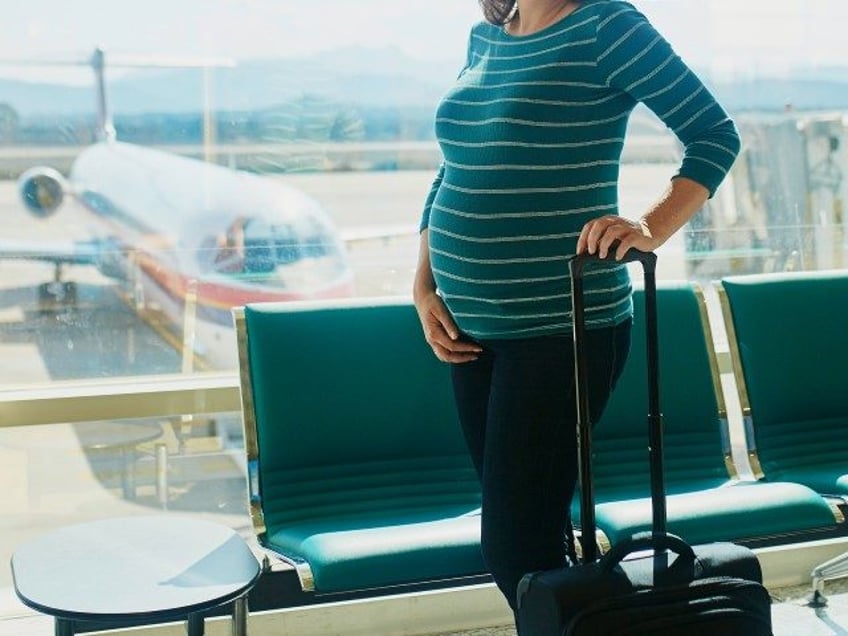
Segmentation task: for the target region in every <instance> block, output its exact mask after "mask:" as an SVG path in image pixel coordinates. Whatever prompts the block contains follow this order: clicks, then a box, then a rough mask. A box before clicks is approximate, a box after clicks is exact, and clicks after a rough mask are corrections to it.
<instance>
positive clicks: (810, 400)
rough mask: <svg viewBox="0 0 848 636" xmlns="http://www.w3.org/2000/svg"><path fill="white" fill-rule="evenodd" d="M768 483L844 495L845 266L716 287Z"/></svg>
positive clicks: (847, 396) (761, 474) (847, 386)
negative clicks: (797, 485)
mask: <svg viewBox="0 0 848 636" xmlns="http://www.w3.org/2000/svg"><path fill="white" fill-rule="evenodd" d="M717 287H718V290H719V298H720V301H721V305H722V314H723V317H724V322H725V326H726V329H727V333H728V342H729V345H730V352H731V361H732V364H733V369H734V375H735V378H736V384H737V387H738V389H739V397H740V402H741V404H742V410H743V417H744V421H745V424H746V427H747V428H748V437H749V446H750V449H749V451H750V458H751V465H752V468H753V470H754V472H755V474H756V476H757V477H758V478H760V479H763V480H765V481H769V482H771V481H777V480H780V481H794V482H798V483H801V484H804V485H806V486H809V487H810V488H812V489H814V490H816V491H818V492H820V493H824V494H827V495H835V496H838V497H841V498H845V497H846V496H848V435H846V432H848V321H846V315H848V271H845V270H829V271H816V272H786V273H780V274H760V275H749V276H728V277H725V278H722V279H721V281H720V282H719V283H718V285H717Z"/></svg>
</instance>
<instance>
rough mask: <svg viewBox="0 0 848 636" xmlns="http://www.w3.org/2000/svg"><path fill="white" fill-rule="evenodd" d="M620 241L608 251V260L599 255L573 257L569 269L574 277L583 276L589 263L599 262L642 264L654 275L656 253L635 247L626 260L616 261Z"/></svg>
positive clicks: (625, 256)
mask: <svg viewBox="0 0 848 636" xmlns="http://www.w3.org/2000/svg"><path fill="white" fill-rule="evenodd" d="M617 244H618V241H615V242H613V243H612V245H610V247H609V250H608V251H607V256H606V258H600V257H599V256H598V255H597V253H595V254H588V253H585V252H584V253H583V254H577V255H576V256H574V257H572V259H571V262H570V264H569V267H570V268H571V275H572V276H581V275H582V273H583V269H584V268H585V267H586V265H587V264H589V263H594V262H599V263H610V262H611V263H617V264H621V263H635V262H637V261H638V262H640V263H642V265H643V267H644V268H645V272H647V273H653V272H654V271H655V269H656V264H657V255H656V253H654V252H643V251H642V250H637V249H636V248H635V247H631V248H630V249H629V250H627V252H626V253H625V254H624V258H622V259H621V260H620V261H616V260H615V256H614V255H615V248H616V247H617Z"/></svg>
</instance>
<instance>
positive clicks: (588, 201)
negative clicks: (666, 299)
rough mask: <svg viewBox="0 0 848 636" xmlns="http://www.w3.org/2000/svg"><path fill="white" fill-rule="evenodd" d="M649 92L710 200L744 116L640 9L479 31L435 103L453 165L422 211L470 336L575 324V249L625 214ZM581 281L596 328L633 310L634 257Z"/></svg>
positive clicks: (586, 8)
mask: <svg viewBox="0 0 848 636" xmlns="http://www.w3.org/2000/svg"><path fill="white" fill-rule="evenodd" d="M638 102H642V103H644V104H645V105H646V106H648V107H649V108H650V109H651V110H652V111H653V112H654V113H656V115H657V116H658V117H659V118H660V119H661V120H662V121H663V122H665V124H666V125H667V126H668V127H669V128H670V129H671V130H673V131H674V133H675V134H676V135H677V137H678V138H679V139H680V141H681V143H682V145H683V146H684V156H683V160H682V162H681V165H680V167H679V169H678V171H677V172H676V174H675V175H673V176H685V177H687V178H690V179H693V180H694V181H696V182H698V183H701V184H703V185H704V186H705V187H706V188H707V189H708V190H709V192H710V196H712V194H713V193H714V192H715V190H716V188H717V187H718V185H719V183H720V182H721V181H722V180H723V179H724V177H725V175H726V174H727V172H728V170H729V169H730V166H731V164H732V163H733V161H734V159H735V158H736V155H737V153H738V151H739V137H738V134H737V132H736V127H735V125H734V124H733V122H732V121H731V120H730V119H729V118H728V116H727V114H726V113H725V112H724V110H723V109H722V108H721V106H720V105H719V104H718V103H717V102H716V100H715V99H714V98H713V96H712V95H711V94H710V92H709V91H708V90H707V88H705V86H704V85H703V84H702V83H701V81H700V80H699V79H698V78H697V77H696V76H695V75H694V74H693V73H692V71H691V70H690V69H689V68H688V67H687V66H686V65H685V63H684V62H683V61H682V60H681V59H680V57H678V56H677V55H676V54H675V53H674V51H673V50H672V48H671V46H670V45H669V44H668V42H667V41H666V40H665V39H664V38H663V37H662V36H661V35H660V34H659V33H657V31H656V30H655V29H654V28H653V26H652V25H651V24H650V23H649V22H648V20H647V19H646V18H645V17H644V16H643V15H642V14H641V13H639V12H638V11H637V10H636V9H635V8H634V7H633V6H632V5H631V4H629V3H627V2H624V1H621V0H584V2H583V3H582V4H581V5H580V6H579V8H577V9H576V10H574V11H573V12H571V13H570V14H568V15H567V16H565V17H564V18H562V19H561V20H560V21H558V22H556V23H554V24H552V25H551V26H549V27H547V28H545V29H543V30H541V31H538V32H536V33H533V34H532V35H527V36H513V35H510V34H508V33H507V32H506V31H505V30H504V29H503V28H502V27H499V26H495V25H492V24H489V23H487V22H481V23H479V24H477V25H476V26H474V27H473V28H472V30H471V34H470V39H469V45H468V57H467V60H466V64H465V67H464V68H463V70H462V72H461V73H460V75H459V77H458V79H457V81H456V83H455V85H454V86H453V88H452V89H451V90H450V91H449V92H448V93H447V95H446V96H445V97H444V98H443V100H442V101H441V103H440V104H439V106H438V109H437V111H436V136H437V138H438V140H439V144H440V146H441V149H442V154H443V157H444V160H443V162H442V165H441V167H440V169H439V171H438V174H437V175H436V178H435V180H434V182H433V185H432V188H431V190H430V193H429V195H428V196H427V199H426V202H425V207H424V213H423V216H422V220H421V229H422V230H424V229H425V228H427V229H429V245H430V264H431V267H432V270H433V276H434V278H435V281H436V286H437V289H438V292H439V294H440V295H441V296H442V298H443V299H444V301H445V304H446V305H447V307H448V309H449V310H450V312H451V314H452V315H453V317H454V319H455V320H456V322H457V325H458V326H459V328H460V329H462V331H463V332H465V333H467V334H468V335H470V336H472V337H474V338H522V337H531V336H540V335H545V334H553V333H568V332H570V330H571V281H570V278H569V273H568V259H569V258H570V257H571V256H572V255H573V254H574V253H575V250H576V245H577V238H578V236H579V235H580V230H581V228H582V227H583V225H584V224H585V223H586V222H587V221H589V220H591V219H594V218H596V217H599V216H602V215H605V214H618V176H619V160H620V156H621V151H622V147H623V144H624V135H625V130H626V127H627V120H628V118H629V116H630V113H631V112H632V110H633V108H634V107H635V106H636V104H637V103H638ZM658 194H659V193H658ZM585 292H586V319H587V325H588V326H589V327H590V328H591V327H600V326H608V325H614V324H617V323H619V322H621V321H622V320H624V319H626V318H627V317H628V316H629V315H630V314H631V312H632V304H631V299H630V292H631V284H630V279H629V276H628V272H627V268H626V266H623V265H611V264H610V265H607V264H605V265H603V266H596V267H592V268H590V269H589V270H588V271H587V278H586V281H585Z"/></svg>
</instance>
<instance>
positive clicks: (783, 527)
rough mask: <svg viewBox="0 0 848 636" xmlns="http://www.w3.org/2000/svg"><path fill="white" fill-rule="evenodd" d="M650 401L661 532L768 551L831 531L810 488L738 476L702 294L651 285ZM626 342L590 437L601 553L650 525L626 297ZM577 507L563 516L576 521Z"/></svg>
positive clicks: (639, 371)
mask: <svg viewBox="0 0 848 636" xmlns="http://www.w3.org/2000/svg"><path fill="white" fill-rule="evenodd" d="M657 301H658V320H659V337H660V385H661V386H660V402H661V410H662V413H663V425H664V435H663V438H664V447H665V448H664V459H665V480H666V490H667V493H668V498H667V506H668V529H669V531H670V532H673V533H675V534H678V535H680V536H682V537H683V538H684V539H686V540H687V541H689V542H690V543H704V542H709V541H725V540H727V541H736V542H738V543H742V544H746V545H750V546H762V545H773V544H780V543H784V542H789V541H794V540H801V539H805V538H818V537H822V536H828V535H832V534H834V533H837V532H839V530H840V522H841V521H843V517H842V516H841V514H840V513H839V510H838V508H837V507H836V506H835V505H833V502H832V501H830V500H828V499H826V498H823V497H822V496H821V495H819V494H818V493H817V492H815V491H814V490H813V489H812V488H810V487H808V486H805V485H801V484H799V483H792V482H786V481H783V480H781V481H780V482H777V481H775V482H774V483H764V482H758V481H755V480H753V479H747V480H745V479H741V478H740V477H739V475H738V472H737V470H736V468H735V466H734V464H733V460H732V453H731V446H730V442H729V433H728V420H727V413H726V408H725V402H724V397H723V392H722V389H721V383H720V377H719V374H718V365H717V362H716V355H715V350H714V346H713V339H712V334H711V331H710V326H709V321H708V319H707V313H706V305H705V301H704V295H703V291H702V289H701V288H700V287H699V286H698V285H697V284H696V283H693V282H669V281H662V282H660V283H658V290H657ZM634 304H635V307H634V311H635V314H634V325H633V343H632V346H631V352H630V357H629V358H628V362H627V364H626V367H625V370H624V373H623V375H622V377H621V379H620V381H619V384H618V386H617V388H616V390H615V391H614V393H613V395H612V397H611V400H610V403H609V404H608V406H607V409H606V411H605V412H604V414H603V416H602V417H601V419H600V421H599V422H598V423H597V424H596V425H595V429H594V435H593V464H594V473H593V474H594V475H595V479H594V488H595V499H596V501H597V502H598V505H597V508H596V516H597V525H598V530H599V543H600V545H601V549H602V550H603V549H606V548H607V547H608V546H609V545H614V544H616V543H618V542H620V541H621V540H623V539H626V538H628V537H630V536H631V535H632V534H634V533H636V532H640V531H644V530H647V529H649V528H650V525H651V508H650V498H649V497H650V472H649V467H648V450H647V446H648V433H647V430H648V428H647V427H648V425H647V412H648V405H647V387H646V368H647V367H646V364H647V363H646V357H645V325H644V294H643V293H642V291H641V290H640V289H637V290H636V291H635V292H634ZM578 503H579V501H577V500H576V501H575V504H574V506H573V510H572V513H573V515H574V517H575V518H576V519H578V523H579V517H578V515H579V505H578Z"/></svg>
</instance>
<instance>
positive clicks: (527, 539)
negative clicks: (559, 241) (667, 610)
mask: <svg viewBox="0 0 848 636" xmlns="http://www.w3.org/2000/svg"><path fill="white" fill-rule="evenodd" d="M586 334H587V340H586V351H587V352H588V354H589V355H588V365H587V366H588V370H589V378H588V379H589V400H590V408H591V411H592V421H597V420H598V418H599V417H600V414H601V412H602V410H603V408H604V406H605V405H606V403H607V400H608V398H609V395H610V392H611V391H612V388H613V386H614V385H615V382H616V381H617V380H618V377H619V376H620V375H621V371H622V368H623V367H624V362H625V360H626V358H627V353H628V351H629V348H630V321H626V322H624V323H622V324H620V325H618V326H616V327H610V328H603V329H591V330H587V332H586ZM479 344H480V345H481V346H482V347H483V353H482V354H481V355H480V356H479V358H478V359H477V360H475V361H474V362H467V363H463V364H454V365H451V368H452V375H453V385H454V392H455V395H456V403H457V408H458V410H459V419H460V421H461V423H462V427H463V432H464V434H465V438H466V441H467V443H468V447H469V450H470V451H471V456H472V459H473V461H474V466H475V468H476V469H477V473H478V475H479V476H480V483H481V485H482V496H483V509H482V519H481V524H482V536H481V542H482V548H483V558H484V560H485V562H486V565H487V567H488V568H489V571H490V572H491V573H492V576H493V577H494V579H495V582H496V583H497V585H498V587H499V588H500V590H501V592H503V594H504V596H505V597H506V599H507V601H508V602H509V604H510V606H511V607H513V609H514V608H515V603H516V598H515V594H516V587H517V585H518V581H519V579H520V578H521V577H522V576H523V575H524V574H526V573H527V572H532V571H537V570H547V569H552V568H556V567H561V566H563V565H565V563H566V550H565V542H564V537H565V536H566V528H570V523H571V515H570V512H569V508H570V503H571V500H572V497H573V496H574V492H575V487H576V482H577V472H578V466H577V432H576V420H577V406H576V403H575V391H574V352H573V341H572V338H571V337H570V336H564V335H563V336H547V337H540V338H527V339H516V340H485V341H481V342H480V343H479Z"/></svg>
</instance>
